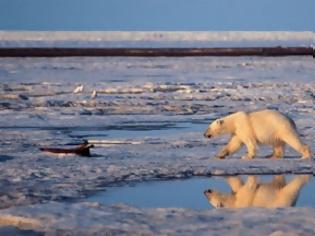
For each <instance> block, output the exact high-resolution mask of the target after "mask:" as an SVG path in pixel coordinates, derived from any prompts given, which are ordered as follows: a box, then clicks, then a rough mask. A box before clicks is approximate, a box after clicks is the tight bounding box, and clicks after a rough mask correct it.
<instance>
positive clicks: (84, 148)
mask: <svg viewBox="0 0 315 236" xmlns="http://www.w3.org/2000/svg"><path fill="white" fill-rule="evenodd" d="M92 147H94V145H93V144H88V143H84V144H80V145H79V146H77V147H75V148H69V149H66V148H48V147H47V148H46V147H45V148H40V150H41V151H44V152H51V153H58V154H77V155H79V156H88V157H89V156H91V153H90V148H92Z"/></svg>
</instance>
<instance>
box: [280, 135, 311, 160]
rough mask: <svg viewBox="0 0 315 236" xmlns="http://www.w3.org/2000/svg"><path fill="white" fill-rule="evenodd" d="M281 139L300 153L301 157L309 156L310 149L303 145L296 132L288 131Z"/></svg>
mask: <svg viewBox="0 0 315 236" xmlns="http://www.w3.org/2000/svg"><path fill="white" fill-rule="evenodd" d="M282 140H283V141H284V142H286V143H287V144H289V145H290V146H291V147H292V148H293V149H295V150H296V151H297V152H299V153H301V154H302V158H301V159H306V158H310V157H311V150H310V148H309V147H308V146H307V145H304V144H303V143H302V142H301V140H300V138H299V137H298V136H297V134H296V133H290V134H287V135H285V136H284V137H283V138H282Z"/></svg>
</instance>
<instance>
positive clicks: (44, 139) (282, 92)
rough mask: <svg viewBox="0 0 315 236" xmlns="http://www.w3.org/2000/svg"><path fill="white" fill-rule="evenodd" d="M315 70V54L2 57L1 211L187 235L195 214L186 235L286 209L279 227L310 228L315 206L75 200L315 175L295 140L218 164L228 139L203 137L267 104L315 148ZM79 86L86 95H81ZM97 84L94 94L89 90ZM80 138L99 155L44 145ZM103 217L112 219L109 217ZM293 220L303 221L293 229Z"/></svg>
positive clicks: (49, 223)
mask: <svg viewBox="0 0 315 236" xmlns="http://www.w3.org/2000/svg"><path fill="white" fill-rule="evenodd" d="M314 71H315V64H314V61H313V59H312V58H310V57H290V58H289V57H282V58H257V57H252V58H251V57H244V58H208V57H205V58H153V59H152V58H145V59H143V58H63V59H60V58H53V59H47V58H37V59H36V58H33V59H30V58H24V59H4V58H1V59H0V126H1V127H0V131H1V136H0V189H1V193H0V207H1V208H3V209H4V208H6V209H4V210H1V214H4V213H8V214H13V215H20V216H25V217H31V218H36V219H40V220H44V221H45V222H46V223H45V226H32V227H29V228H30V229H36V230H37V229H38V230H39V231H43V232H48V231H54V230H56V229H64V230H65V231H67V232H68V231H69V230H71V229H78V230H87V229H83V228H80V227H83V226H80V227H77V223H76V222H82V218H81V216H80V215H79V214H78V212H84V219H85V220H86V219H87V220H86V225H85V226H91V227H92V226H93V227H94V226H95V228H94V229H95V230H96V232H103V230H104V229H107V231H108V232H129V231H130V232H136V231H138V232H139V233H152V234H153V233H156V232H159V233H161V232H164V230H166V231H165V232H170V233H178V234H180V233H181V232H182V231H181V230H184V229H183V228H181V225H185V224H186V223H187V222H194V223H195V224H194V223H190V224H188V225H190V226H187V227H191V228H190V229H187V228H185V230H186V231H185V232H191V231H193V230H194V229H195V230H196V231H198V230H200V232H203V233H205V232H206V231H207V229H208V230H210V229H214V228H213V227H214V226H213V225H210V224H209V221H213V220H214V221H216V220H217V221H219V222H220V224H219V225H222V226H216V227H219V228H220V229H221V231H220V232H223V231H224V230H223V229H224V228H223V227H227V225H226V224H225V223H224V224H223V223H222V221H224V222H230V223H233V222H234V223H233V224H237V223H235V222H239V221H242V220H244V222H245V223H244V227H243V228H242V229H248V230H249V227H248V225H247V224H248V223H247V222H248V219H250V217H249V216H250V215H252V214H254V215H255V217H254V219H253V221H250V222H254V223H255V224H256V223H257V221H258V219H261V220H263V222H270V221H272V219H273V217H276V218H277V217H282V218H283V217H285V218H287V219H288V221H289V222H291V223H292V224H291V225H289V226H285V227H287V228H285V227H284V226H283V227H284V228H283V229H282V230H284V231H286V230H288V229H292V230H293V229H294V230H297V231H296V232H300V231H298V230H301V232H303V233H309V231H308V230H311V232H313V228H311V229H310V228H308V225H307V222H308V223H314V222H313V221H312V219H314V215H315V212H314V210H313V209H309V210H306V209H300V208H299V209H284V210H261V209H260V210H255V209H253V210H244V211H243V213H244V215H243V217H244V218H242V219H239V216H238V213H237V212H236V211H235V212H234V211H206V212H199V211H194V210H184V209H174V210H170V209H150V210H148V209H138V208H133V207H130V206H126V205H122V206H119V207H110V206H100V205H99V204H96V205H93V204H94V203H86V204H85V203H81V202H77V203H69V202H72V201H73V200H75V201H78V200H82V201H84V200H85V198H86V196H91V195H93V194H95V193H97V192H98V191H100V190H103V189H104V188H106V187H107V186H110V185H113V184H120V183H127V184H128V183H130V182H143V181H151V180H165V179H181V178H188V177H193V176H208V175H234V174H279V173H285V174H290V173H303V174H313V173H314V167H315V165H314V162H313V161H312V160H306V161H301V160H299V159H298V157H299V154H297V153H296V152H295V151H293V150H292V149H290V148H287V150H286V157H287V158H285V159H283V160H266V159H265V158H264V156H267V155H269V154H270V152H271V150H270V148H266V147H261V148H260V149H259V151H258V157H257V158H256V159H254V160H252V161H248V162H246V161H242V160H240V159H239V158H240V156H242V154H243V153H244V151H245V150H242V151H240V152H239V153H237V154H235V155H233V156H232V157H230V158H228V159H227V160H225V161H219V160H214V159H213V158H212V157H213V156H214V155H215V153H216V151H217V150H218V149H219V148H220V147H221V146H222V145H223V144H224V143H225V142H226V141H227V137H222V138H217V139H213V140H205V139H204V138H203V136H202V134H203V131H204V129H205V128H206V127H207V124H208V123H209V122H211V121H212V120H213V119H215V118H217V117H220V116H223V115H226V114H228V113H230V112H234V111H238V110H247V111H250V110H256V109H260V108H265V107H270V108H275V109H279V110H280V111H282V112H284V113H286V114H288V115H289V116H290V117H292V118H293V119H294V120H295V122H296V124H297V127H298V130H299V132H300V133H301V136H302V139H303V141H304V142H306V143H308V144H309V145H310V146H311V148H312V149H313V150H314V149H315V146H314V143H313V137H314V134H315V129H314V113H315V112H314V99H315V84H314V82H313V78H314V75H315V73H314ZM80 84H82V85H83V87H84V89H83V91H82V92H79V93H74V92H73V91H74V90H75V88H76V87H77V86H79V85H80ZM94 90H95V91H97V96H96V98H91V94H92V92H93V91H94ZM83 140H89V141H91V142H94V143H95V148H94V149H92V150H91V152H92V157H91V158H85V157H78V156H74V155H73V156H71V155H70V156H58V155H53V154H48V153H42V152H40V151H39V147H43V146H58V147H65V148H67V147H72V145H75V144H78V143H81V142H82V141H83ZM69 200H70V201H69ZM50 201H58V202H50ZM32 204H34V205H32ZM227 212H228V213H227ZM105 215H111V216H112V215H115V217H114V218H113V219H111V220H109V221H107V220H108V217H105ZM135 215H136V217H135ZM97 216H99V217H97ZM47 217H48V218H47ZM82 217H83V216H82ZM104 217H105V218H106V221H107V222H106V223H105V222H104ZM233 217H234V218H233ZM235 217H236V218H235ZM307 217H309V218H308V219H305V218H307ZM109 218H110V217H109ZM120 218H121V220H118V221H117V222H115V221H114V219H116V220H117V219H120ZM169 218H171V219H172V220H173V222H174V225H175V226H172V227H173V228H171V226H170V225H168V221H169V220H168V219H169ZM65 219H67V220H65ZM222 219H224V220H222ZM62 220H63V221H62ZM295 220H299V221H300V220H302V221H303V222H306V225H304V226H300V228H298V229H295V228H297V227H294V224H293V222H295ZM310 221H312V222H310ZM221 223H222V224H221ZM95 224H97V225H98V226H97V227H96V225H95ZM279 224H281V223H279ZM11 225H12V224H11ZM122 225H127V226H125V227H126V228H124V227H122ZM141 225H142V227H139V226H141ZM145 225H148V226H145ZM176 225H177V226H176ZM71 227H72V228H71ZM221 227H222V228H221ZM257 227H258V226H257ZM260 227H261V232H269V233H271V232H274V231H275V230H274V231H264V230H266V229H267V228H266V227H268V223H266V224H261V225H260ZM26 228H27V227H26ZM88 228H89V227H88ZM229 229H230V230H231V227H229ZM278 229H281V227H279V228H278ZM91 230H92V229H91ZM119 230H121V231H119ZM189 230H191V231H189ZM225 230H227V229H225ZM90 232H94V231H90ZM224 232H227V231H224ZM233 232H234V231H233ZM248 232H253V231H248ZM238 233H239V234H241V233H242V232H241V231H240V232H238Z"/></svg>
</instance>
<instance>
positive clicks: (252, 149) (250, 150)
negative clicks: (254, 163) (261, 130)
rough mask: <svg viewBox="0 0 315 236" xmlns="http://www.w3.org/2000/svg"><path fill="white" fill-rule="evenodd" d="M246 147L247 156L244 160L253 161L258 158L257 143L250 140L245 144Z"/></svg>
mask: <svg viewBox="0 0 315 236" xmlns="http://www.w3.org/2000/svg"><path fill="white" fill-rule="evenodd" d="M245 145H246V147H247V154H246V155H245V156H243V157H242V159H243V160H251V159H253V158H254V157H255V156H256V143H255V142H253V141H251V140H248V141H247V142H245Z"/></svg>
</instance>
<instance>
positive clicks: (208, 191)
mask: <svg viewBox="0 0 315 236" xmlns="http://www.w3.org/2000/svg"><path fill="white" fill-rule="evenodd" d="M203 193H204V194H207V193H212V190H211V189H207V190H205V191H204V192H203Z"/></svg>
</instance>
